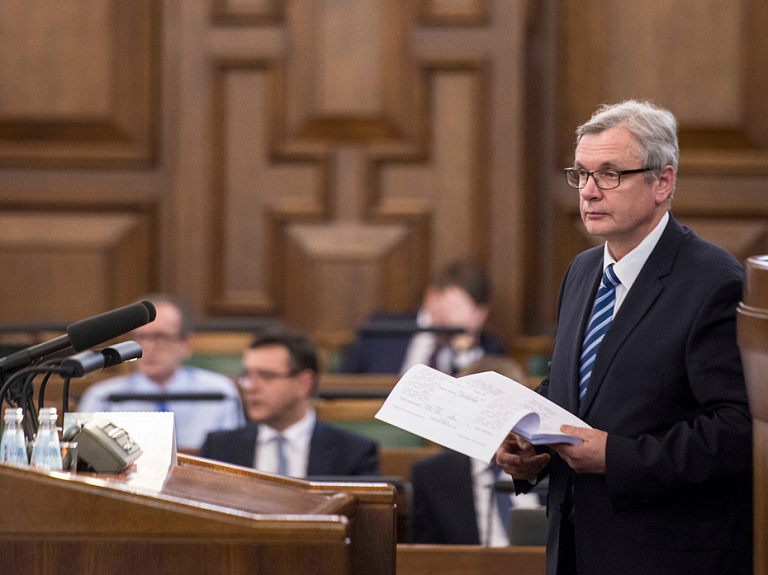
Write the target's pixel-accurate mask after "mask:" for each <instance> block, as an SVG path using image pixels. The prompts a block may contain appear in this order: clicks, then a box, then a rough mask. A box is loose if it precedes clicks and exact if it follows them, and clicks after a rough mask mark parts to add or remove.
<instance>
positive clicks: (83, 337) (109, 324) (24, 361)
mask: <svg viewBox="0 0 768 575" xmlns="http://www.w3.org/2000/svg"><path fill="white" fill-rule="evenodd" d="M155 313H156V312H155V306H153V305H152V303H151V302H149V301H148V300H144V301H141V302H138V303H132V304H130V305H126V306H123V307H121V308H117V309H115V310H112V311H108V312H105V313H102V314H99V315H95V316H93V317H90V318H88V319H84V320H80V321H78V322H75V323H73V324H70V325H69V326H67V335H62V336H59V337H56V338H54V339H51V340H49V341H46V342H43V343H39V344H37V345H33V346H30V347H28V348H26V349H23V350H21V351H17V352H16V353H12V354H11V355H9V356H6V357H4V358H0V374H3V373H5V372H8V371H13V370H15V369H18V368H21V367H26V366H28V365H30V364H31V363H32V362H34V361H35V360H37V359H40V358H42V357H45V356H47V355H50V354H52V353H56V352H58V351H62V350H64V349H67V348H68V347H72V348H74V350H75V351H84V350H86V349H88V348H89V347H93V346H94V345H98V344H100V343H103V342H105V341H108V340H110V339H112V338H115V337H118V336H120V335H123V334H124V333H127V332H129V331H131V330H134V329H136V328H137V327H141V326H142V325H146V324H148V323H149V322H150V321H152V320H153V319H154V317H155Z"/></svg>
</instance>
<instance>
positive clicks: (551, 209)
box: [531, 0, 768, 326]
mask: <svg viewBox="0 0 768 575" xmlns="http://www.w3.org/2000/svg"><path fill="white" fill-rule="evenodd" d="M545 4H548V5H549V8H548V9H545V10H542V11H541V13H540V14H539V15H540V16H541V17H542V18H544V17H548V18H549V19H550V21H551V19H553V18H554V17H555V14H556V19H557V20H556V21H557V26H556V27H548V26H547V25H546V24H545V23H542V22H538V23H537V25H538V27H539V31H538V33H539V34H541V37H539V38H537V41H538V42H541V41H543V40H545V39H546V38H547V37H548V38H550V39H554V38H555V37H557V38H558V40H559V43H558V48H557V52H556V56H555V58H551V55H550V54H548V53H547V52H546V49H541V48H540V50H541V54H540V56H541V57H542V59H541V60H539V61H537V65H538V66H541V68H540V69H538V70H536V71H535V72H534V74H533V76H532V77H537V75H539V74H543V75H545V76H546V75H549V76H550V77H551V78H555V79H556V80H557V84H556V91H555V92H554V97H551V96H550V98H551V100H550V101H549V103H548V104H547V107H545V108H544V111H545V112H548V113H551V114H554V115H555V117H556V119H557V121H556V122H555V123H554V125H553V124H551V123H547V122H546V121H543V120H541V119H534V120H533V121H532V125H533V127H534V128H533V129H543V130H549V132H545V139H544V142H543V143H539V148H538V153H540V154H542V156H540V157H541V158H543V161H545V162H549V165H548V167H547V168H546V170H544V171H541V172H539V173H538V174H536V175H535V177H534V180H533V182H532V183H533V185H534V187H535V189H537V190H538V193H539V194H541V198H542V202H541V204H539V205H541V206H543V209H544V214H545V215H544V218H545V222H546V223H545V225H544V226H543V227H542V230H543V231H542V232H540V234H539V237H540V238H541V243H542V245H545V246H546V245H550V246H552V247H551V250H547V252H545V253H549V254H550V256H548V257H547V258H546V261H547V262H550V266H551V267H550V269H551V271H547V266H546V265H544V266H541V270H540V271H538V272H537V271H536V270H532V274H533V277H532V278H531V281H532V282H533V283H538V285H545V286H546V287H545V288H544V289H542V290H541V293H545V292H546V294H547V295H546V296H545V297H541V296H535V297H537V298H538V304H540V307H539V309H540V313H539V314H538V315H537V317H536V319H535V320H534V321H533V322H532V323H536V324H538V325H539V326H545V325H550V326H551V325H552V324H553V323H554V319H555V318H554V310H555V303H556V299H555V298H556V295H557V291H558V289H559V285H560V280H561V279H562V275H563V273H564V272H565V269H566V266H567V265H568V262H569V261H570V260H571V259H572V258H573V256H575V255H576V254H577V253H579V251H581V250H582V249H585V248H586V247H588V246H589V245H595V244H596V243H598V242H599V239H596V238H590V237H589V236H588V235H587V234H586V232H585V230H584V228H583V225H582V224H581V222H580V218H579V214H578V195H577V192H576V190H573V189H570V188H569V187H568V186H567V185H566V184H565V182H564V179H563V176H562V168H564V167H567V166H570V165H572V162H573V144H574V141H575V135H574V131H575V129H576V127H577V126H578V125H579V124H581V123H583V122H584V121H586V120H587V119H589V117H590V115H591V114H592V113H593V112H594V111H595V110H596V109H597V107H598V106H599V105H600V104H602V103H605V102H609V103H613V102H619V101H622V100H624V99H628V98H636V99H651V100H654V101H656V102H657V103H659V104H660V105H662V106H664V107H666V108H668V109H670V110H671V111H672V112H673V113H674V114H675V115H676V117H677V118H678V124H679V125H678V128H679V140H680V170H679V173H678V183H677V189H676V191H675V198H674V201H673V204H672V213H673V214H674V215H675V216H676V217H677V219H678V220H680V221H681V222H682V223H684V224H686V225H689V226H690V227H691V228H692V229H693V230H694V231H695V232H697V233H698V234H700V235H701V236H702V237H704V238H706V239H708V240H710V241H713V242H715V243H717V244H719V245H722V246H723V247H725V248H726V249H728V250H729V251H731V253H733V254H734V255H735V256H736V257H737V258H738V259H739V260H740V261H744V260H745V259H746V257H748V256H750V255H755V254H758V253H762V252H763V251H765V249H766V248H768V246H767V245H766V244H765V231H764V230H765V228H766V225H768V219H767V218H768V146H767V145H766V141H768V140H766V137H767V136H768V124H767V123H766V110H768V83H766V81H765V76H766V75H765V74H764V73H763V72H761V71H760V70H761V69H763V70H764V66H765V64H766V62H768V41H766V39H765V37H764V35H761V34H760V32H759V31H760V30H762V29H764V28H765V26H766V25H768V10H767V9H766V6H765V3H764V2H759V1H753V0H740V1H738V2H723V1H720V0H704V1H700V2H675V1H672V0H643V1H640V2H630V3H626V2H620V1H613V0H585V1H579V2H575V1H566V2H562V3H556V2H548V3H547V2H545ZM546 58H550V59H549V60H546ZM533 81H534V82H538V84H539V85H538V86H537V89H538V90H542V89H545V88H544V84H543V82H544V81H543V80H533ZM540 106H541V104H539V107H540ZM547 133H548V134H549V136H547V135H546V134H547ZM541 234H548V237H542V235H541ZM550 274H551V275H550ZM546 275H549V278H548V279H544V278H545V276H546ZM532 304H533V305H534V307H536V303H533V302H532Z"/></svg>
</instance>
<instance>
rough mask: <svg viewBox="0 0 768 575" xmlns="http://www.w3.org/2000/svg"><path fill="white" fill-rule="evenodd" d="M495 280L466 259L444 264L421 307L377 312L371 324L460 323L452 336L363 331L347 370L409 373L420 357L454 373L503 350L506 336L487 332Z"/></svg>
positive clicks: (346, 362)
mask: <svg viewBox="0 0 768 575" xmlns="http://www.w3.org/2000/svg"><path fill="white" fill-rule="evenodd" d="M489 296H490V284H489V282H488V278H487V277H486V276H485V273H484V272H483V270H482V269H481V268H480V267H479V266H478V265H477V264H475V263H473V262H471V261H466V260H461V261H456V262H453V263H451V264H448V265H447V266H446V267H444V268H443V269H442V270H441V271H440V272H439V273H438V274H437V276H435V278H434V279H433V280H432V282H431V283H430V285H429V286H428V287H427V289H426V290H425V292H424V298H423V300H422V305H421V308H420V309H419V310H418V312H413V313H406V314H387V313H377V314H374V315H373V316H371V318H370V319H369V325H370V326H375V325H377V324H378V325H387V323H388V322H389V323H391V322H393V320H394V321H395V322H398V323H400V324H410V325H411V326H412V328H413V330H414V331H415V330H416V329H417V328H421V329H425V328H427V329H428V328H459V329H463V330H464V332H463V333H460V334H458V335H454V336H451V337H447V336H444V335H440V334H437V333H434V332H430V331H421V332H418V333H416V334H415V335H414V334H412V333H408V332H405V333H403V334H402V335H399V334H397V333H383V334H380V335H379V334H376V335H373V334H366V333H363V334H358V337H357V338H356V339H355V341H354V342H352V343H351V344H350V345H349V347H348V348H347V349H346V350H345V352H344V357H343V359H342V366H341V372H342V373H405V372H406V371H408V369H409V368H411V367H413V366H414V365H416V364H418V363H423V364H426V365H429V366H431V367H434V368H436V369H439V370H440V371H442V372H444V373H449V374H454V373H456V372H457V371H458V370H460V369H461V368H462V367H464V366H466V365H468V364H470V363H471V362H472V361H474V360H476V359H478V358H480V357H482V356H483V355H484V354H486V353H490V354H502V353H504V347H503V345H502V344H501V342H499V341H497V340H495V339H494V338H492V337H491V336H489V335H488V334H486V333H484V332H483V331H482V330H483V326H484V325H485V321H486V319H487V318H488V312H489V307H488V301H489Z"/></svg>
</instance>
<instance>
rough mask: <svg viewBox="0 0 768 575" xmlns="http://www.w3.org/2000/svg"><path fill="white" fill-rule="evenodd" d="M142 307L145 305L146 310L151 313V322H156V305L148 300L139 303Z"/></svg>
mask: <svg viewBox="0 0 768 575" xmlns="http://www.w3.org/2000/svg"><path fill="white" fill-rule="evenodd" d="M139 303H140V304H141V305H143V306H144V307H145V308H147V312H149V321H148V322H147V323H149V322H151V321H155V318H156V317H157V310H156V309H155V304H153V303H152V302H151V301H149V300H148V299H144V300H141V301H140V302H139Z"/></svg>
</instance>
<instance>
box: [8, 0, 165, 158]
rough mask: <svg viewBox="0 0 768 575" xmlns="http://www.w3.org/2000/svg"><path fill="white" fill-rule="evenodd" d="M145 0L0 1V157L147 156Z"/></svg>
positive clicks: (151, 36)
mask: <svg viewBox="0 0 768 575" xmlns="http://www.w3.org/2000/svg"><path fill="white" fill-rule="evenodd" d="M156 6H157V3H155V2H153V1H152V0H140V1H137V2H119V1H114V0H87V1H85V2H79V1H75V0H64V1H63V2H60V3H57V5H56V9H53V10H52V9H51V5H50V4H49V3H48V2H43V1H40V0H30V1H26V0H24V1H17V0H12V1H10V2H3V3H2V5H1V6H0V77H2V78H3V82H2V83H0V165H6V166H11V165H12V166H43V167H50V166H53V165H60V166H72V165H77V166H82V165H94V166H99V167H113V166H139V165H144V166H146V165H149V164H150V163H151V162H152V161H153V159H154V152H155V142H156V131H157V123H156V120H157V118H156V117H155V116H154V115H153V112H154V110H153V106H155V105H156V100H155V99H156V92H155V90H156V86H155V74H156V63H155V60H154V58H155V57H156V53H155V52H154V51H153V49H154V48H155V42H156V36H155V34H156V32H157V27H158V24H159V23H158V18H157V9H156Z"/></svg>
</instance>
